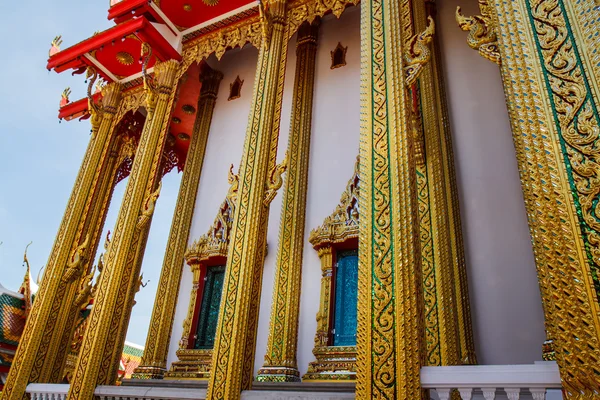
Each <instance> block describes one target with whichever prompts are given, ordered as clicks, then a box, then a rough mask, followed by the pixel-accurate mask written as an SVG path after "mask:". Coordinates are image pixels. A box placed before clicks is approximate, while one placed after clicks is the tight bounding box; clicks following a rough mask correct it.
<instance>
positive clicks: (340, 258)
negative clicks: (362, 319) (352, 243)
mask: <svg viewBox="0 0 600 400" xmlns="http://www.w3.org/2000/svg"><path fill="white" fill-rule="evenodd" d="M336 256H337V262H336V267H335V270H334V276H335V286H334V288H335V289H334V291H335V295H334V296H333V297H334V299H335V306H334V307H333V309H334V313H333V332H332V340H331V342H332V343H331V344H332V345H333V346H356V304H357V303H356V300H357V297H356V296H357V292H358V250H345V251H340V252H338V253H337V254H336Z"/></svg>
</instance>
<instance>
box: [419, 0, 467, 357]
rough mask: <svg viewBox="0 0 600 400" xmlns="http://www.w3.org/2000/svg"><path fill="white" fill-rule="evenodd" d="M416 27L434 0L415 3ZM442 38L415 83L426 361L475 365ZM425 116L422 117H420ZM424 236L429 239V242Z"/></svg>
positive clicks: (422, 27) (428, 13)
mask: <svg viewBox="0 0 600 400" xmlns="http://www.w3.org/2000/svg"><path fill="white" fill-rule="evenodd" d="M412 5H413V20H414V30H415V31H417V32H419V31H422V30H425V29H426V26H427V18H428V17H429V16H431V17H435V3H434V2H425V1H413V2H412ZM437 42H438V40H437V37H434V38H433V44H432V47H433V48H432V57H431V63H428V64H427V65H426V66H425V67H424V68H423V73H422V74H421V76H420V78H419V84H418V86H417V85H415V86H414V87H413V88H412V90H413V95H414V100H415V102H414V104H413V105H414V106H415V110H414V115H415V116H417V119H416V120H415V121H414V122H415V127H414V128H415V134H416V136H417V137H416V138H415V140H416V142H415V145H416V147H417V148H420V151H417V153H418V155H417V184H418V188H419V190H418V197H419V214H420V216H421V217H420V225H421V253H422V270H423V294H424V296H425V297H424V304H425V309H424V316H425V335H426V336H425V338H426V340H425V341H426V346H427V357H426V362H427V365H457V364H475V363H476V359H475V347H474V343H473V332H472V325H471V313H470V304H469V293H468V286H467V274H466V265H465V256H464V249H463V243H462V228H461V224H460V211H459V204H458V192H457V186H456V176H455V172H454V156H453V151H452V142H451V132H450V124H449V120H448V110H447V105H446V98H445V85H444V81H443V71H442V69H441V65H442V64H441V56H440V53H439V44H438V43H437ZM419 116H420V118H418V117H419ZM424 239H425V240H424Z"/></svg>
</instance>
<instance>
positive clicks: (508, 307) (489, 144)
mask: <svg viewBox="0 0 600 400" xmlns="http://www.w3.org/2000/svg"><path fill="white" fill-rule="evenodd" d="M437 4H438V16H439V19H438V21H439V23H438V26H437V28H436V31H437V32H436V35H437V36H438V38H439V39H440V41H441V50H442V57H443V64H444V69H445V76H446V87H447V92H448V102H449V109H450V123H451V127H452V133H453V141H454V151H455V153H454V155H455V164H456V173H457V180H458V190H459V200H460V206H461V219H462V227H463V236H464V242H465V253H466V263H467V272H468V275H469V294H470V296H471V314H472V317H473V325H474V326H473V328H474V335H475V346H476V352H477V357H478V361H479V363H480V364H519V363H532V362H534V361H536V360H541V358H542V354H541V346H542V343H543V341H544V340H545V334H544V317H543V312H542V304H541V297H540V291H539V287H538V283H537V277H536V271H535V263H534V258H533V250H532V247H531V238H530V235H529V230H528V226H527V216H526V213H525V205H524V200H523V193H522V191H521V184H520V181H519V174H518V170H517V161H516V157H515V149H514V145H513V141H512V133H511V128H510V122H509V119H508V112H507V109H506V104H505V101H504V92H503V88H502V81H501V76H500V70H499V68H498V66H497V65H496V64H494V63H492V62H490V61H487V60H485V59H484V58H482V57H481V56H479V54H478V53H477V52H476V51H475V50H472V49H471V48H470V47H469V46H468V45H467V43H466V37H467V32H462V31H461V30H460V29H459V28H458V26H457V24H456V21H455V18H454V12H455V10H456V7H457V6H459V5H460V6H461V7H462V9H463V13H464V14H465V15H475V14H479V9H478V5H477V1H476V0H443V1H440V2H438V3H437Z"/></svg>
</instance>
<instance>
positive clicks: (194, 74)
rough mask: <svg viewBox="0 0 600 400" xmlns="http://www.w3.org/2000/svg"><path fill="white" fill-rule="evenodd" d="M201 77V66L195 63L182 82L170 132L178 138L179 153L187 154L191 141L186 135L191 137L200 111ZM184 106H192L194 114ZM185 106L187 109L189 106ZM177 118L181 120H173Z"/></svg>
mask: <svg viewBox="0 0 600 400" xmlns="http://www.w3.org/2000/svg"><path fill="white" fill-rule="evenodd" d="M199 77H200V67H199V65H198V64H196V63H193V64H192V65H191V66H190V68H189V69H188V70H187V72H186V75H185V78H184V79H185V82H183V83H182V84H181V89H180V91H179V99H178V100H177V103H176V104H175V107H174V108H173V115H172V118H171V125H170V126H169V132H170V133H171V134H172V135H173V136H174V137H175V139H176V140H177V148H178V150H179V151H178V153H179V154H187V149H188V147H189V145H190V141H189V140H186V139H185V135H187V137H188V138H190V139H191V137H192V131H193V130H194V122H195V120H196V113H197V112H198V110H197V108H198V96H200V86H202V85H201V83H200V80H199ZM184 106H192V107H193V108H194V110H195V112H193V113H192V114H189V113H186V112H185V111H183V109H184ZM185 108H186V109H187V108H188V107H185ZM176 119H179V120H180V121H181V122H180V123H175V122H173V120H176Z"/></svg>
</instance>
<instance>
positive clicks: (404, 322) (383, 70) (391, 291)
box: [356, 0, 433, 400]
mask: <svg viewBox="0 0 600 400" xmlns="http://www.w3.org/2000/svg"><path fill="white" fill-rule="evenodd" d="M410 7H411V2H410V1H409V0H401V1H393V0H367V1H364V2H362V3H361V9H362V18H361V60H362V65H361V86H362V87H361V140H360V167H359V169H360V182H361V188H360V190H361V196H360V205H359V208H360V210H361V213H363V212H364V215H361V220H362V221H363V222H364V223H361V224H360V228H359V277H358V280H359V282H358V329H357V384H356V397H357V398H358V399H370V398H393V399H405V400H409V399H410V400H416V399H420V398H423V397H424V396H423V394H424V393H423V391H422V390H421V383H420V368H421V366H422V362H423V359H424V344H423V336H424V335H423V323H422V321H421V310H422V307H423V304H422V303H423V300H422V299H423V297H422V296H423V295H422V291H423V290H422V278H421V253H420V246H419V220H418V209H417V187H416V167H415V154H414V148H413V141H414V137H413V132H412V124H411V116H410V113H411V109H412V105H411V98H410V97H409V96H408V91H407V88H409V87H411V86H412V85H413V84H414V82H415V81H416V78H417V76H418V74H419V73H420V72H421V71H422V69H423V65H424V64H425V63H426V62H427V61H428V59H429V56H430V52H429V49H428V48H427V44H428V43H429V42H430V41H431V37H432V35H433V24H432V23H431V25H430V26H429V27H428V28H427V29H426V31H425V32H424V33H422V34H419V35H417V36H413V37H409V36H410V31H411V28H410V25H411V24H412V21H411V18H410Z"/></svg>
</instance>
